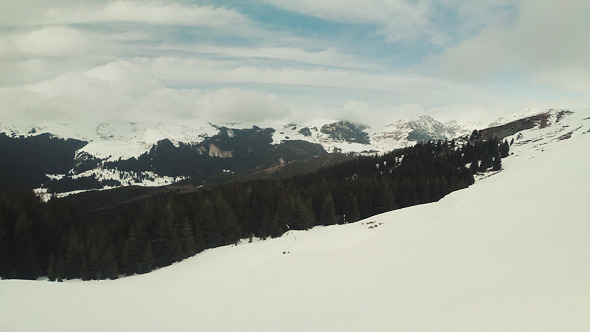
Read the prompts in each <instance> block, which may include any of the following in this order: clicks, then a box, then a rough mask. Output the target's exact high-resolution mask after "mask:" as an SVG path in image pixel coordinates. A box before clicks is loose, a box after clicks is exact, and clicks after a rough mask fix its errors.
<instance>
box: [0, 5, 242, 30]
mask: <svg viewBox="0 0 590 332" xmlns="http://www.w3.org/2000/svg"><path fill="white" fill-rule="evenodd" d="M2 6H3V8H4V9H5V10H4V11H3V12H4V13H3V14H0V18H1V19H2V21H3V25H8V26H27V25H48V24H51V25H68V24H93V23H107V22H130V23H140V24H150V25H186V26H199V27H214V28H221V27H226V28H231V29H232V30H236V31H237V30H239V29H243V28H244V26H247V25H249V24H250V23H251V22H250V20H249V19H248V18H246V17H245V16H243V15H242V14H240V13H238V12H236V11H234V10H231V9H227V8H224V7H214V6H199V5H183V4H179V3H170V2H161V1H155V2H154V1H151V2H143V1H108V2H104V1H100V2H81V1H56V2H54V1H10V0H8V1H7V0H4V1H3V3H2Z"/></svg>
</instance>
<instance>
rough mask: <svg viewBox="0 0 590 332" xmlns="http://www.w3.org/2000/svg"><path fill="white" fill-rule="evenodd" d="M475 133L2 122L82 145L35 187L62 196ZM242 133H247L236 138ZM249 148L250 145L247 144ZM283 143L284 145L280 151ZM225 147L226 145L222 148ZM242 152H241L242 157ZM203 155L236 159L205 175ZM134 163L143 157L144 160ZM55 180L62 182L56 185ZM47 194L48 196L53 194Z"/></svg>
mask: <svg viewBox="0 0 590 332" xmlns="http://www.w3.org/2000/svg"><path fill="white" fill-rule="evenodd" d="M472 130H473V126H472V125H458V124H457V123H456V122H448V123H442V122H440V121H438V120H436V119H434V118H432V117H430V116H422V117H419V118H418V119H417V120H411V121H408V120H399V121H398V122H396V123H394V124H390V125H387V126H384V127H382V128H369V127H367V126H364V125H360V124H353V123H350V122H346V121H335V120H327V119H323V120H316V121H311V122H307V123H303V124H284V123H280V122H272V121H271V122H265V123H258V124H252V123H233V124H222V125H216V124H211V123H199V122H194V121H193V122H187V123H184V124H171V123H147V122H138V123H92V122H86V123H84V122H78V123H70V124H57V123H45V124H34V125H31V124H26V123H0V133H4V134H6V135H7V136H8V137H13V138H15V139H22V137H31V136H38V135H40V134H43V133H49V134H51V135H52V137H59V138H73V139H77V140H80V141H81V142H80V143H83V144H82V147H81V148H79V149H78V150H77V151H76V153H75V156H74V157H73V158H75V160H71V161H68V162H70V163H71V164H73V165H76V166H75V167H73V168H72V169H67V170H60V172H62V173H60V174H53V173H51V174H41V175H40V177H43V175H45V177H46V179H47V180H46V181H45V182H39V183H37V184H36V186H37V189H36V191H37V192H39V193H43V192H48V190H49V191H54V192H58V193H60V195H66V194H68V193H72V192H80V191H84V190H90V189H106V188H113V187H120V186H127V185H141V186H158V185H168V184H171V183H174V182H176V181H178V180H179V179H185V178H190V177H191V176H192V175H194V174H201V175H204V176H205V177H207V176H215V175H216V174H215V172H218V173H221V172H223V171H224V170H230V171H233V170H236V171H237V172H240V171H245V170H251V169H264V168H268V167H273V166H276V165H282V164H284V163H289V162H292V161H296V160H303V159H306V158H311V157H314V156H317V155H319V154H323V153H325V151H327V152H342V153H351V152H352V153H383V152H388V151H391V150H394V149H397V148H403V147H407V146H410V145H413V144H415V143H416V142H418V141H427V140H429V139H450V138H454V137H457V136H460V135H464V134H468V133H470V132H471V131H472ZM240 133H241V134H244V136H243V137H240V138H237V137H235V136H236V135H239V134H240ZM17 137H18V138H17ZM162 142H164V144H163V146H164V148H165V149H166V151H168V155H167V158H166V160H162V157H161V154H160V155H157V154H155V153H152V152H154V150H153V149H154V148H160V146H159V143H162ZM220 142H221V145H219V144H220ZM269 142H270V143H269ZM301 142H304V143H303V144H302V143H301ZM305 142H306V143H305ZM244 143H246V144H248V145H249V146H248V147H246V146H245V145H244ZM283 144H285V146H283V147H278V146H280V145H283ZM219 146H223V151H222V150H220V149H219ZM322 149H323V150H322ZM240 151H241V152H242V153H239V152H240ZM245 151H248V152H247V153H250V154H252V153H253V152H254V151H256V154H257V155H258V156H265V158H266V159H265V160H259V161H260V163H258V164H255V165H250V164H251V163H248V162H244V160H240V157H241V158H242V159H244V158H245V159H246V160H247V161H252V159H251V158H250V157H252V156H245V155H244V153H246V152H245ZM301 152H303V153H301ZM198 154H200V155H209V156H210V157H213V158H215V157H222V158H229V159H233V160H231V161H230V160H226V161H225V162H223V163H219V162H214V163H216V165H215V166H213V167H208V168H207V169H206V170H203V169H197V168H199V167H206V164H207V163H208V161H207V160H202V159H203V158H201V160H196V159H199V157H197V156H196V155H198ZM142 155H143V156H142ZM172 155H174V156H176V157H177V159H183V160H184V162H185V164H186V163H187V162H186V161H187V160H190V161H192V164H193V165H195V167H192V168H191V169H190V170H189V169H183V170H182V171H180V170H174V171H172V170H171V169H172V168H174V167H173V166H174V165H168V166H167V165H166V163H170V164H174V163H175V160H174V157H172ZM236 156H239V157H236ZM142 157H143V158H142ZM133 158H135V159H141V160H140V162H137V160H133ZM129 160H130V161H129ZM126 161H129V162H126ZM189 164H190V163H189ZM221 164H223V165H221ZM245 164H247V165H245ZM199 165H200V166H199ZM25 168H26V167H25ZM185 168H186V167H185ZM22 176H24V177H26V176H27V175H26V174H22ZM9 177H12V176H9ZM50 179H54V180H55V179H57V180H55V181H53V182H51V181H50ZM61 179H63V180H61ZM196 181H198V179H197V180H196ZM45 197H46V198H49V197H51V195H45Z"/></svg>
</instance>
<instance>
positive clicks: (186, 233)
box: [181, 217, 197, 258]
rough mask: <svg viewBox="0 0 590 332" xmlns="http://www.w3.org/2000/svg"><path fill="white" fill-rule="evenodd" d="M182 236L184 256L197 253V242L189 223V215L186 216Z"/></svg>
mask: <svg viewBox="0 0 590 332" xmlns="http://www.w3.org/2000/svg"><path fill="white" fill-rule="evenodd" d="M181 237H182V244H183V252H184V257H185V258H186V257H190V256H192V255H194V254H196V253H197V244H196V243H195V236H194V234H193V230H192V228H191V225H190V223H189V220H188V217H187V218H184V223H183V224H182V232H181Z"/></svg>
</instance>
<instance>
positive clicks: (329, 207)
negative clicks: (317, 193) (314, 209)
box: [320, 193, 338, 226]
mask: <svg viewBox="0 0 590 332" xmlns="http://www.w3.org/2000/svg"><path fill="white" fill-rule="evenodd" d="M337 223H338V216H337V215H336V208H335V207H334V200H333V199H332V194H330V193H328V196H326V199H325V200H324V203H323V205H322V212H321V214H320V224H322V225H326V226H327V225H334V224H337Z"/></svg>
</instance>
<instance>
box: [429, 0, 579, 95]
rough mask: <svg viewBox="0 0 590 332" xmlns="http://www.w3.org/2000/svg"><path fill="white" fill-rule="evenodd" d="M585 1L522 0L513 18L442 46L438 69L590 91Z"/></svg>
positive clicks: (478, 77)
mask: <svg viewBox="0 0 590 332" xmlns="http://www.w3.org/2000/svg"><path fill="white" fill-rule="evenodd" d="M587 13H590V2H587V1H583V0H567V1H557V0H543V1H531V0H527V1H523V2H522V3H521V5H520V7H519V10H518V15H517V16H516V18H515V20H514V22H513V23H512V24H510V25H509V26H506V27H489V28H486V29H484V30H482V31H481V32H480V33H479V34H477V35H475V36H474V37H472V38H469V39H466V40H464V41H462V42H460V43H458V44H457V45H455V46H453V47H450V48H448V49H447V50H445V51H444V52H443V53H442V55H441V56H440V58H439V59H438V60H437V61H438V66H439V68H440V70H441V72H442V73H444V74H445V75H448V76H449V77H453V78H457V79H465V80H471V81H474V80H482V79H488V78H490V77H492V76H494V75H502V74H505V73H522V74H524V75H526V76H527V77H529V78H530V80H531V82H533V83H536V84H542V85H549V86H553V87H556V88H565V89H569V90H575V91H585V92H590V90H589V89H588V87H589V86H590V62H589V61H588V59H589V58H590V48H589V47H588V45H589V44H590V37H589V36H590V24H588V19H587Z"/></svg>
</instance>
